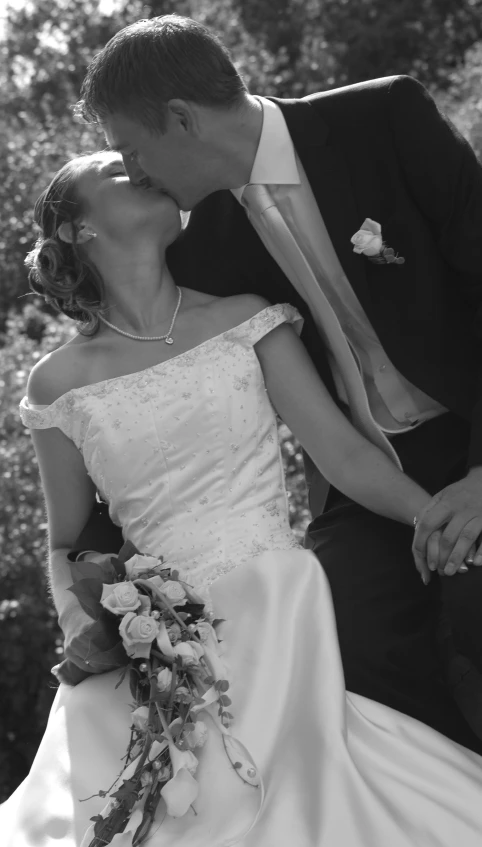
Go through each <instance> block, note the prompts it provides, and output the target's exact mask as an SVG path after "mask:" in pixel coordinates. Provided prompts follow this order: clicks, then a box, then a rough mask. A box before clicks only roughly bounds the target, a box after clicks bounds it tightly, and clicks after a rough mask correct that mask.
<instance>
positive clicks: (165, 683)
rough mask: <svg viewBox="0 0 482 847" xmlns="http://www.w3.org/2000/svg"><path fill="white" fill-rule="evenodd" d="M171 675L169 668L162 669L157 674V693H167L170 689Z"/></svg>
mask: <svg viewBox="0 0 482 847" xmlns="http://www.w3.org/2000/svg"><path fill="white" fill-rule="evenodd" d="M171 681H172V673H171V671H170V670H169V668H164V669H163V670H162V671H159V673H158V674H157V687H158V689H159V691H169V689H170V687H171Z"/></svg>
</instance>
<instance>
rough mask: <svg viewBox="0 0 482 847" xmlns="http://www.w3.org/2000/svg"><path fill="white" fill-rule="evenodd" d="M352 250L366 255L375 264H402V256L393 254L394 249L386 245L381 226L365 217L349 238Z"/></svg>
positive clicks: (403, 260)
mask: <svg viewBox="0 0 482 847" xmlns="http://www.w3.org/2000/svg"><path fill="white" fill-rule="evenodd" d="M350 241H351V243H352V244H353V252H354V253H358V254H361V255H363V256H366V257H367V258H368V259H369V260H370V261H371V262H374V263H375V264H377V265H390V264H396V265H403V263H404V262H405V259H404V258H403V256H399V255H398V253H397V254H395V250H392V248H391V247H387V245H386V244H385V242H384V240H383V237H382V227H381V225H380V224H379V223H378V222H377V221H373V220H372V219H371V218H365V220H364V221H363V223H362V225H361V228H360V229H359V230H358V232H355V235H352V237H351V239H350Z"/></svg>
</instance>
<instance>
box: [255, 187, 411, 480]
mask: <svg viewBox="0 0 482 847" xmlns="http://www.w3.org/2000/svg"><path fill="white" fill-rule="evenodd" d="M242 203H243V205H244V206H245V207H246V209H247V212H248V216H249V218H250V221H251V223H252V224H253V226H254V228H255V229H256V231H257V232H258V234H259V235H260V237H261V240H262V241H263V243H264V244H265V246H266V247H267V249H268V251H269V252H270V253H271V255H272V256H273V258H274V259H275V260H276V262H277V263H278V264H279V266H280V267H281V269H282V270H283V271H284V273H285V274H286V276H287V277H288V279H289V280H290V282H291V283H292V284H293V286H294V287H295V289H296V290H297V291H298V293H299V294H301V296H302V297H303V299H304V300H305V302H306V303H307V304H308V306H309V307H310V311H311V313H312V315H313V318H314V319H315V321H316V324H317V326H318V330H319V331H320V334H321V335H322V337H323V339H324V341H325V344H326V346H327V347H328V350H329V351H330V352H331V354H332V356H333V357H334V359H335V361H336V363H337V365H338V368H339V372H340V376H341V379H342V380H343V384H344V387H345V391H346V396H347V398H348V404H349V408H350V414H351V419H352V423H353V425H354V426H355V427H356V428H357V429H358V430H359V432H361V433H362V434H363V435H365V437H366V438H368V440H369V441H371V442H372V443H373V444H376V445H377V446H378V447H380V448H381V449H382V450H383V451H384V452H385V453H386V454H387V455H388V456H389V457H390V458H391V459H392V460H393V461H394V462H395V463H396V464H397V465H398V466H399V467H401V464H400V460H399V458H398V456H397V454H396V452H395V450H394V449H393V447H392V445H391V444H390V442H389V441H388V439H387V438H386V436H385V435H384V433H383V432H382V431H381V429H380V427H379V426H378V424H377V423H376V422H375V420H374V419H373V416H372V414H371V412H370V407H369V403H368V398H367V394H366V391H365V386H364V384H363V379H362V377H361V374H360V371H359V368H358V366H357V362H356V360H355V357H354V354H353V352H352V349H351V347H350V345H349V343H348V341H347V339H346V336H345V333H344V332H343V330H342V328H341V326H340V323H339V321H338V318H337V317H336V315H335V313H334V311H333V309H332V307H331V306H330V303H329V302H328V300H327V298H326V297H325V295H324V293H323V291H322V289H321V287H320V286H319V284H318V281H317V279H316V277H315V275H314V273H313V271H312V269H311V267H310V265H309V263H308V261H307V260H306V258H305V256H304V254H303V252H302V250H301V249H300V247H299V245H298V244H297V242H296V239H295V238H294V236H293V234H292V232H291V230H290V229H289V227H288V226H287V224H286V222H285V221H284V219H283V217H282V215H281V214H280V212H279V210H278V208H277V206H276V204H275V202H274V200H273V198H272V197H271V195H270V193H269V191H268V190H267V188H266V187H265V186H264V185H254V184H250V185H247V186H246V188H245V189H244V191H243V196H242Z"/></svg>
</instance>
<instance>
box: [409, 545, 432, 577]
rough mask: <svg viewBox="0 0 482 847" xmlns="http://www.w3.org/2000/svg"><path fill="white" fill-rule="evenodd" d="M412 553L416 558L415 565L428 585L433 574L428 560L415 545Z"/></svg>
mask: <svg viewBox="0 0 482 847" xmlns="http://www.w3.org/2000/svg"><path fill="white" fill-rule="evenodd" d="M412 553H413V558H414V560H415V567H416V569H417V570H418V572H419V574H420V578H421V580H422V582H423V584H424V585H428V584H429V582H430V579H431V576H432V574H431V573H430V571H429V569H428V565H427V560H426V558H425V556H424V555H423V554H422V553H420V552H419V551H418V550H416V549H415V547H414V546H412Z"/></svg>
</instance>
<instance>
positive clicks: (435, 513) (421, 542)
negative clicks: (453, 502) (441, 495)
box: [413, 498, 451, 556]
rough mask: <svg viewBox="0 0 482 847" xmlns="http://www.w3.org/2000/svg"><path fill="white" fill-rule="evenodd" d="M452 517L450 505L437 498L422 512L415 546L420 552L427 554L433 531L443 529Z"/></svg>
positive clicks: (416, 531)
mask: <svg viewBox="0 0 482 847" xmlns="http://www.w3.org/2000/svg"><path fill="white" fill-rule="evenodd" d="M450 518H451V510H450V507H449V506H448V505H447V504H446V503H443V502H441V501H438V500H437V499H436V498H433V499H432V500H431V501H430V503H429V504H428V506H425V509H423V511H422V512H421V513H420V515H419V517H418V522H417V526H416V528H415V537H414V540H413V543H414V547H415V549H416V550H417V552H418V553H420V554H421V555H423V556H426V555H427V542H428V539H429V538H430V536H431V535H432V533H433V532H435V531H436V530H437V529H441V528H442V527H443V526H444V525H445V524H446V523H447V522H448V521H449V520H450Z"/></svg>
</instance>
